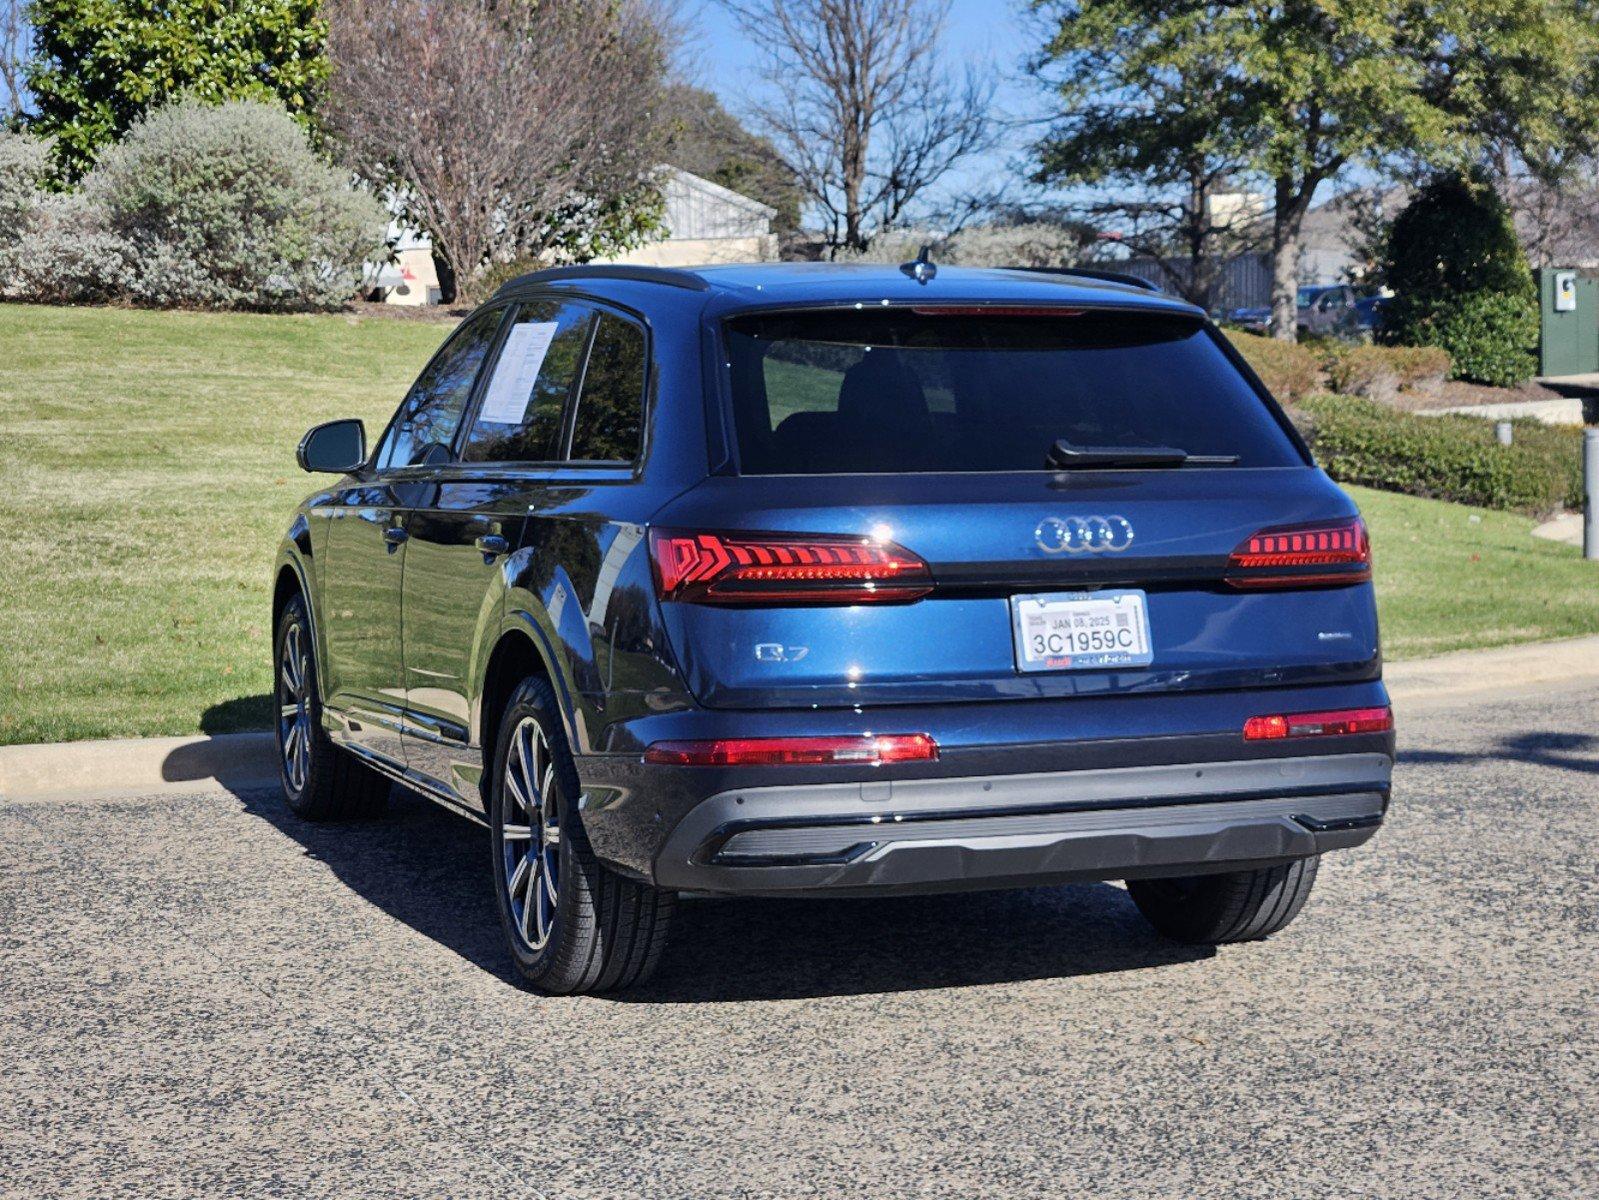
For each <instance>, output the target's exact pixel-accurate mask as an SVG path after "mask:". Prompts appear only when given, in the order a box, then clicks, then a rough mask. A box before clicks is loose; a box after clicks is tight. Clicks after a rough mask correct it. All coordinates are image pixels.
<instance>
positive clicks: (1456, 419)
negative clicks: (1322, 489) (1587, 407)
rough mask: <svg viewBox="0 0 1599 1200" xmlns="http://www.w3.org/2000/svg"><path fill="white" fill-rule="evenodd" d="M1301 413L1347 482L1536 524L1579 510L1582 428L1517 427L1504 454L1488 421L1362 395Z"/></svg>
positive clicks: (1330, 465) (1326, 462)
mask: <svg viewBox="0 0 1599 1200" xmlns="http://www.w3.org/2000/svg"><path fill="white" fill-rule="evenodd" d="M1299 412H1300V415H1301V419H1300V421H1299V422H1298V423H1299V427H1300V429H1301V432H1303V433H1304V434H1305V435H1306V438H1307V440H1309V441H1310V442H1311V446H1312V449H1313V450H1314V451H1315V454H1316V458H1317V461H1318V462H1320V463H1321V465H1322V466H1323V467H1324V468H1325V469H1326V471H1327V473H1328V474H1329V475H1331V476H1332V477H1333V478H1334V479H1337V480H1339V481H1340V482H1343V483H1358V484H1363V485H1365V486H1367V487H1374V488H1382V489H1384V490H1386V491H1390V492H1405V493H1408V494H1410V495H1412V496H1429V497H1432V498H1433V499H1437V500H1452V501H1454V502H1455V503H1458V504H1472V505H1476V506H1478V507H1480V508H1499V509H1508V510H1511V511H1516V512H1524V513H1528V514H1531V515H1533V516H1543V515H1544V514H1546V513H1549V512H1551V511H1553V510H1554V509H1557V508H1561V507H1576V506H1577V505H1579V504H1580V503H1581V499H1582V431H1581V430H1580V429H1575V428H1571V429H1566V428H1560V427H1556V426H1549V425H1543V424H1541V423H1539V422H1537V421H1517V422H1515V440H1514V443H1513V444H1512V445H1509V446H1501V445H1499V444H1498V443H1497V442H1496V441H1495V439H1494V422H1492V421H1488V420H1484V419H1483V418H1481V417H1466V416H1434V417H1428V416H1417V415H1415V414H1412V413H1404V412H1398V411H1396V410H1394V409H1392V408H1388V407H1387V406H1385V405H1383V404H1380V403H1378V402H1376V401H1374V400H1366V399H1361V398H1359V397H1355V396H1317V397H1314V398H1312V399H1310V400H1307V401H1305V402H1304V403H1303V404H1301V405H1300V406H1299ZM1305 418H1308V420H1307V419H1305Z"/></svg>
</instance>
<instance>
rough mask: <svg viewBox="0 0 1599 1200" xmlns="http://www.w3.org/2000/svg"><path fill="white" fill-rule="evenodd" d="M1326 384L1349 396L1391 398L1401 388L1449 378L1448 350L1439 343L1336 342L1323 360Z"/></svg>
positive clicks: (1428, 385) (1427, 385)
mask: <svg viewBox="0 0 1599 1200" xmlns="http://www.w3.org/2000/svg"><path fill="white" fill-rule="evenodd" d="M1322 362H1323V366H1324V368H1325V370H1326V372H1327V385H1328V386H1329V387H1330V388H1331V389H1332V390H1333V391H1335V392H1340V393H1342V394H1344V395H1349V396H1366V397H1369V398H1371V399H1373V400H1392V399H1393V398H1394V396H1395V395H1396V394H1397V393H1399V392H1405V391H1413V390H1414V391H1426V390H1431V389H1432V388H1435V387H1437V386H1438V385H1439V384H1441V383H1442V382H1443V381H1444V380H1445V379H1447V378H1449V371H1450V361H1449V353H1448V351H1446V350H1443V349H1440V348H1439V347H1437V346H1359V345H1349V344H1337V345H1334V346H1330V347H1329V348H1328V349H1327V352H1326V356H1325V357H1324V358H1323V360H1322Z"/></svg>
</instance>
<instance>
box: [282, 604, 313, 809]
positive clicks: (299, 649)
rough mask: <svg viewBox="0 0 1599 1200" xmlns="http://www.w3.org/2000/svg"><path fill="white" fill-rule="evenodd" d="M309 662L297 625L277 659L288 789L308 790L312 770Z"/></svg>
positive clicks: (284, 640) (292, 628)
mask: <svg viewBox="0 0 1599 1200" xmlns="http://www.w3.org/2000/svg"><path fill="white" fill-rule="evenodd" d="M309 677H310V658H309V653H308V649H307V647H306V641H305V633H304V630H303V629H302V628H301V626H300V625H299V624H298V623H296V624H293V625H290V626H289V628H288V631H287V632H286V633H285V634H284V636H283V650H282V652H281V653H280V654H279V656H278V748H279V750H280V751H281V753H282V755H283V776H284V778H285V779H287V780H288V782H289V788H290V789H291V790H292V791H294V792H298V791H300V789H302V788H303V787H305V780H306V775H307V772H308V771H309V769H310V766H311V689H310V678H309Z"/></svg>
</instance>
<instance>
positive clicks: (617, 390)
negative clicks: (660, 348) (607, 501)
mask: <svg viewBox="0 0 1599 1200" xmlns="http://www.w3.org/2000/svg"><path fill="white" fill-rule="evenodd" d="M643 437H644V330H643V329H641V328H639V326H638V325H637V324H635V323H634V322H632V321H629V320H627V319H626V318H624V317H619V316H616V315H615V314H614V313H608V312H602V313H601V314H600V315H599V324H598V325H597V326H596V327H595V330H594V347H593V349H592V350H590V351H589V362H588V369H587V370H586V371H585V372H584V374H583V391H582V394H581V395H580V396H579V397H578V401H577V417H576V420H575V421H574V423H573V428H572V457H573V458H574V459H577V460H578V461H580V462H633V461H634V460H635V459H637V458H638V456H639V450H640V446H641V443H642V441H643Z"/></svg>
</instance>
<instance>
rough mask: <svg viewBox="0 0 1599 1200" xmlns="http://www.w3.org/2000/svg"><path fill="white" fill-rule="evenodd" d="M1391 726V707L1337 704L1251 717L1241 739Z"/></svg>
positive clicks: (1376, 730) (1332, 734)
mask: <svg viewBox="0 0 1599 1200" xmlns="http://www.w3.org/2000/svg"><path fill="white" fill-rule="evenodd" d="M1393 727H1394V713H1393V710H1392V709H1391V708H1338V709H1332V710H1330V711H1328V712H1306V713H1288V714H1286V715H1282V716H1270V717H1250V718H1249V720H1247V721H1245V722H1244V741H1246V742H1268V741H1275V740H1276V739H1278V738H1302V737H1339V736H1341V735H1344V734H1350V733H1386V732H1387V731H1388V730H1390V729H1392V728H1393Z"/></svg>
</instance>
